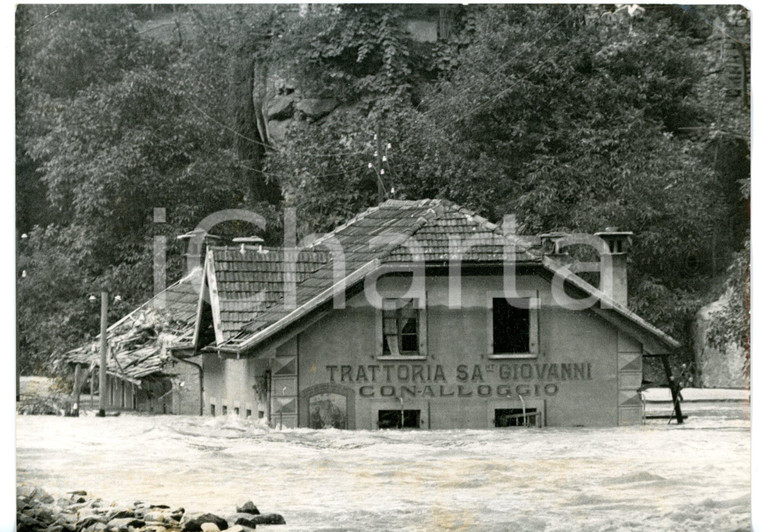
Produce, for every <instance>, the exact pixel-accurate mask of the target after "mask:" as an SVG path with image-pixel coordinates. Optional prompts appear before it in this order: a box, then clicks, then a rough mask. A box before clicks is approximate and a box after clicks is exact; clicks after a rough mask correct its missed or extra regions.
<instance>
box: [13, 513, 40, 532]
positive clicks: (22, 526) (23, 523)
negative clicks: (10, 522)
mask: <svg viewBox="0 0 760 532" xmlns="http://www.w3.org/2000/svg"><path fill="white" fill-rule="evenodd" d="M43 528H45V527H44V526H42V523H40V522H39V521H37V520H36V519H35V518H34V517H30V516H28V515H26V514H16V529H17V530H18V531H19V532H21V531H22V530H41V529H43Z"/></svg>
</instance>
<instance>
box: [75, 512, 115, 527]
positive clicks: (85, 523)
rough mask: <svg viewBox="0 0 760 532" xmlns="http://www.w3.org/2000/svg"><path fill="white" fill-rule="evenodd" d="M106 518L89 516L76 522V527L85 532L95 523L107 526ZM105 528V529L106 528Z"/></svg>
mask: <svg viewBox="0 0 760 532" xmlns="http://www.w3.org/2000/svg"><path fill="white" fill-rule="evenodd" d="M106 522H107V521H106V518H105V517H104V516H101V515H87V516H85V517H82V518H81V519H80V520H79V521H77V522H76V524H75V525H74V527H75V528H76V529H77V530H83V529H85V528H89V527H91V526H92V525H94V524H95V523H100V524H103V525H105V524H106ZM104 528H105V527H104Z"/></svg>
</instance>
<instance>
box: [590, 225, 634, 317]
mask: <svg viewBox="0 0 760 532" xmlns="http://www.w3.org/2000/svg"><path fill="white" fill-rule="evenodd" d="M594 236H598V237H599V238H601V239H602V240H604V243H605V244H606V246H605V249H604V250H603V251H602V252H601V253H600V254H599V262H600V264H599V289H600V290H601V291H602V292H604V294H605V295H607V296H609V297H610V298H611V299H612V300H613V301H615V303H618V304H619V305H622V306H624V307H627V306H628V250H629V249H630V245H631V237H632V236H633V233H631V232H630V231H618V230H617V228H616V227H608V228H607V229H605V230H604V231H601V232H599V233H595V234H594Z"/></svg>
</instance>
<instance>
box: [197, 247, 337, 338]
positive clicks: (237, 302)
mask: <svg viewBox="0 0 760 532" xmlns="http://www.w3.org/2000/svg"><path fill="white" fill-rule="evenodd" d="M243 249H245V253H241V248H240V247H210V248H209V251H208V257H209V258H210V259H211V260H212V262H213V268H214V275H215V279H216V289H217V293H218V304H219V311H220V317H221V328H222V331H223V332H224V337H225V338H227V337H229V335H234V334H236V333H237V332H239V331H240V329H241V328H242V327H243V325H245V324H246V323H248V322H250V321H251V318H252V317H253V316H255V315H256V314H257V313H259V312H262V311H263V310H265V309H267V308H269V307H271V306H272V305H274V304H275V303H276V302H278V301H280V300H281V299H282V298H283V294H284V290H285V281H286V275H287V273H286V271H285V264H286V261H285V259H286V256H285V254H286V252H285V251H284V250H283V249H273V248H261V249H259V248H258V247H251V246H248V247H245V248H243ZM328 258H329V257H328V253H327V252H325V251H321V250H301V251H300V252H299V253H298V257H297V260H295V261H292V260H291V262H290V264H294V266H293V267H292V268H293V269H292V271H290V272H291V273H292V275H293V278H292V279H293V281H294V282H295V283H300V282H302V281H303V280H304V279H305V278H306V277H307V276H308V275H309V274H311V273H312V272H314V271H315V270H317V269H318V268H320V267H321V266H322V265H324V264H325V263H326V262H327V261H328Z"/></svg>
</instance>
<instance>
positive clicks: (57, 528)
mask: <svg viewBox="0 0 760 532" xmlns="http://www.w3.org/2000/svg"><path fill="white" fill-rule="evenodd" d="M63 531H64V528H63V526H61V525H50V526H49V527H47V528H46V529H45V532H63Z"/></svg>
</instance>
